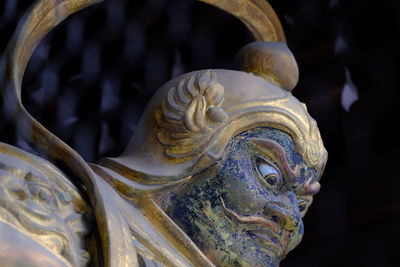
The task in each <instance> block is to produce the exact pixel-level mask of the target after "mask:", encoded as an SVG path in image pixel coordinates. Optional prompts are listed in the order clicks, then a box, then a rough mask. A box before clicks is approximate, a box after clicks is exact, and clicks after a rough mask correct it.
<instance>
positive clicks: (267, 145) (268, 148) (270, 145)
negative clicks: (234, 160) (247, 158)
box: [249, 138, 300, 182]
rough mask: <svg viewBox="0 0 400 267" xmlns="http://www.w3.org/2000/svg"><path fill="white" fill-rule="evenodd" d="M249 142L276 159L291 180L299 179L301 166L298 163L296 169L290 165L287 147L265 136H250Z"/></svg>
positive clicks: (254, 148) (257, 149)
mask: <svg viewBox="0 0 400 267" xmlns="http://www.w3.org/2000/svg"><path fill="white" fill-rule="evenodd" d="M249 144H250V148H251V149H252V150H255V151H256V152H258V153H262V154H263V155H265V156H267V157H270V158H272V159H274V160H275V162H276V163H277V164H278V165H279V167H280V168H281V170H282V171H283V174H284V175H285V177H286V178H287V179H288V180H289V181H290V182H295V181H297V180H298V179H299V177H300V166H299V165H296V167H295V169H294V170H293V169H292V168H291V167H290V166H289V162H288V160H287V157H286V152H285V149H284V148H283V147H282V146H281V145H280V144H278V143H277V142H275V141H274V140H271V139H263V138H250V141H249Z"/></svg>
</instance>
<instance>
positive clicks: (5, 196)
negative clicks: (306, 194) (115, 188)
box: [0, 143, 91, 266]
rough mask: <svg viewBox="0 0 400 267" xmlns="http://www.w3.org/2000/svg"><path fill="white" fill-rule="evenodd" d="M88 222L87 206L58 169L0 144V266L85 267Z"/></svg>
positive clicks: (28, 154)
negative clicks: (25, 263)
mask: <svg viewBox="0 0 400 267" xmlns="http://www.w3.org/2000/svg"><path fill="white" fill-rule="evenodd" d="M90 217H91V209H90V207H89V205H88V203H87V201H86V200H85V198H84V197H82V195H81V193H80V191H79V190H78V189H77V188H76V187H75V185H74V184H72V182H71V181H70V180H69V179H68V178H67V177H66V175H65V174H64V173H63V172H62V171H61V170H60V169H58V168H57V167H56V166H54V165H53V164H51V163H50V162H48V161H47V160H44V159H42V158H40V157H38V156H35V155H33V154H31V153H28V152H25V151H23V150H21V149H19V148H16V147H14V146H10V145H7V144H4V143H0V233H1V234H0V236H1V241H0V258H1V259H2V261H3V262H2V264H5V265H7V264H10V265H15V264H16V265H19V264H23V265H24V263H23V262H22V261H27V262H29V263H30V264H31V265H32V266H78V265H79V266H80V265H85V264H86V263H87V262H88V260H89V253H88V252H87V250H88V249H87V246H86V243H85V238H86V236H87V235H88V234H89V229H90V228H89V227H88V226H89V224H88V222H89V218H90ZM19 252H21V253H19ZM21 255H24V256H23V257H21ZM38 255H39V256H38ZM4 261H6V262H4Z"/></svg>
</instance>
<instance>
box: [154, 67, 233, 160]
mask: <svg viewBox="0 0 400 267" xmlns="http://www.w3.org/2000/svg"><path fill="white" fill-rule="evenodd" d="M223 99H224V87H223V86H222V85H221V84H219V83H218V82H217V75H216V73H215V72H213V71H211V70H207V71H204V72H201V73H199V74H193V75H191V76H190V77H187V78H184V79H183V80H181V81H180V82H179V84H178V85H177V86H175V87H172V88H171V89H170V90H169V91H168V94H167V98H166V99H163V100H162V102H161V109H159V110H157V111H156V113H155V118H156V121H157V124H158V126H159V127H160V131H159V132H158V134H157V137H158V140H159V141H160V142H161V143H162V144H163V145H164V146H165V154H166V155H167V156H169V157H172V158H179V159H185V158H189V159H190V158H193V157H196V156H197V155H198V154H199V153H201V152H202V151H203V148H204V146H206V145H207V143H208V142H209V140H210V138H211V137H212V134H213V133H214V132H215V130H216V129H218V128H219V127H220V126H221V125H223V124H224V123H225V122H226V120H227V117H228V115H227V114H226V113H225V111H224V110H223V109H222V108H220V107H219V106H220V105H221V103H222V101H223Z"/></svg>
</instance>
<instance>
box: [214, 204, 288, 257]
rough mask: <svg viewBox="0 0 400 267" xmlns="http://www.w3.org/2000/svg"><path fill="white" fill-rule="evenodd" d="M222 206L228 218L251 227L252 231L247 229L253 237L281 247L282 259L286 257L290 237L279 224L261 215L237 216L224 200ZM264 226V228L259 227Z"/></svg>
mask: <svg viewBox="0 0 400 267" xmlns="http://www.w3.org/2000/svg"><path fill="white" fill-rule="evenodd" d="M220 199H221V202H222V206H223V208H224V210H225V213H227V215H228V216H230V217H231V218H233V219H235V220H237V221H238V222H240V223H242V224H246V225H249V226H251V227H249V228H250V229H247V231H248V232H250V233H252V234H253V235H255V236H257V237H259V238H261V239H263V240H265V241H267V242H268V243H271V244H274V245H277V246H279V249H281V250H282V253H281V255H282V257H284V256H285V254H286V251H287V248H288V245H289V237H288V234H287V232H286V231H284V230H283V229H281V227H280V226H279V224H278V223H277V222H275V221H273V220H271V219H268V218H266V217H264V216H261V215H250V216H242V215H239V214H237V213H236V212H235V211H233V210H231V209H229V208H228V207H226V206H225V202H224V200H223V199H222V198H220ZM259 226H262V227H259ZM279 232H285V234H284V238H282V236H281V235H280V234H279Z"/></svg>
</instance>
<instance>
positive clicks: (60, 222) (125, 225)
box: [0, 142, 208, 266]
mask: <svg viewBox="0 0 400 267" xmlns="http://www.w3.org/2000/svg"><path fill="white" fill-rule="evenodd" d="M91 167H92V168H93V170H94V173H93V176H92V179H93V180H92V183H93V188H92V190H90V191H88V190H86V189H85V188H84V187H83V186H82V188H78V187H79V186H81V182H77V186H78V187H77V186H75V185H74V184H73V183H72V179H71V177H69V176H68V175H66V174H65V173H64V172H63V171H62V170H60V169H59V168H58V167H57V166H55V165H54V164H52V163H51V162H49V161H47V160H46V159H43V158H41V157H39V156H37V155H34V154H32V153H28V152H26V151H24V150H21V149H19V148H17V147H14V146H11V145H8V144H5V143H1V142H0V259H1V263H2V264H5V265H10V266H14V265H15V266H23V265H26V262H29V265H30V266H85V265H87V264H88V263H89V262H90V264H91V265H94V266H102V265H108V263H110V262H114V263H118V264H121V266H163V265H169V266H191V265H193V262H203V261H207V260H205V259H202V258H203V257H204V256H203V255H202V254H201V252H199V251H197V250H198V249H197V248H196V246H195V245H194V244H192V242H191V241H190V239H188V238H187V237H186V235H185V234H184V233H183V232H181V231H180V230H179V228H177V227H176V226H175V224H174V223H173V222H172V221H170V220H168V218H167V216H166V215H165V214H164V213H163V212H162V210H160V209H158V207H157V206H156V205H154V203H153V202H152V200H151V199H149V198H143V199H142V200H140V201H133V202H136V203H133V202H132V200H133V199H134V198H132V199H129V198H128V199H127V198H126V197H123V196H122V195H121V192H119V190H118V189H120V188H114V186H115V184H114V183H115V182H118V181H117V180H115V179H114V182H112V181H111V178H110V177H107V175H106V172H105V171H101V170H102V168H101V167H100V166H98V165H91ZM103 170H104V169H103ZM108 171H109V170H108ZM109 174H112V175H116V174H115V173H109ZM119 182H121V181H119ZM126 186H127V185H126ZM129 187H131V190H134V189H133V187H132V185H129ZM89 199H92V200H93V202H94V203H96V205H94V206H93V205H91V204H90V202H89ZM132 204H134V205H132ZM155 214H156V217H157V219H156V220H149V216H151V215H155ZM159 224H163V225H164V226H163V227H157V226H159ZM160 228H163V229H164V230H163V231H160ZM166 229H167V230H166ZM165 232H168V233H167V234H166V233H165ZM169 236H173V237H172V238H171V237H169ZM177 236H178V237H177ZM173 241H175V243H180V242H182V241H184V242H183V243H184V244H181V245H179V244H178V245H177V244H175V243H174V242H173ZM170 242H172V243H173V244H170ZM184 245H185V246H189V247H191V249H190V253H188V255H190V259H189V260H187V259H185V258H186V257H185V256H183V255H181V253H180V252H179V250H177V248H178V247H180V246H184ZM186 250H188V248H186ZM193 255H194V256H193ZM197 258H200V260H199V259H197ZM203 266H208V265H203Z"/></svg>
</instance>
